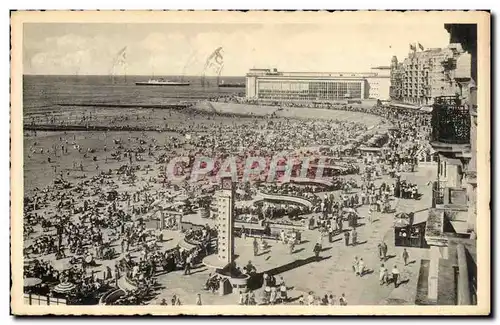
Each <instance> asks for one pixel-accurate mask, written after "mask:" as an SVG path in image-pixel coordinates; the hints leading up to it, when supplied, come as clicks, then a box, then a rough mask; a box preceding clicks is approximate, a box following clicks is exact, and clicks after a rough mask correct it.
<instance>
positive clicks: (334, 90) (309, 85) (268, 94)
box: [246, 67, 390, 102]
mask: <svg viewBox="0 0 500 325" xmlns="http://www.w3.org/2000/svg"><path fill="white" fill-rule="evenodd" d="M375 69H380V67H379V68H375ZM386 71H387V70H386ZM389 85H390V76H389V74H388V73H387V74H381V73H378V72H371V73H350V72H344V73H342V72H335V73H334V72H332V73H326V72H325V73H316V72H280V71H278V70H276V69H251V70H250V71H249V72H248V74H247V76H246V97H247V98H248V99H259V100H272V101H309V102H311V101H318V102H334V101H339V100H346V99H356V100H363V99H370V98H374V99H384V100H385V99H388V98H389Z"/></svg>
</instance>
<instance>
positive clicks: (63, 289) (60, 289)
mask: <svg viewBox="0 0 500 325" xmlns="http://www.w3.org/2000/svg"><path fill="white" fill-rule="evenodd" d="M75 289H76V285H75V284H74V283H71V282H63V283H59V284H58V285H56V286H55V288H54V292H57V293H69V292H71V291H73V290H75Z"/></svg>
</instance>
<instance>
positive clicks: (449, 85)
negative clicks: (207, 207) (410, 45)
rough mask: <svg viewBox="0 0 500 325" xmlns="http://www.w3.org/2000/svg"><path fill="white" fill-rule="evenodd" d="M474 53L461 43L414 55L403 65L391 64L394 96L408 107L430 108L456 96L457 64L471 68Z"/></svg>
mask: <svg viewBox="0 0 500 325" xmlns="http://www.w3.org/2000/svg"><path fill="white" fill-rule="evenodd" d="M468 61H470V53H467V52H465V51H464V50H463V48H462V46H461V44H460V43H452V44H450V45H449V46H448V47H446V48H431V49H426V50H424V51H413V52H411V53H409V54H408V57H406V58H405V59H404V60H403V62H398V59H397V58H396V57H393V58H392V60H391V77H390V78H391V87H390V96H391V99H392V100H394V101H398V102H402V103H405V104H413V105H421V106H430V105H432V104H433V103H434V100H435V99H436V98H437V97H441V96H455V95H456V94H458V93H459V85H458V83H457V81H456V79H455V76H454V73H455V72H456V64H457V62H461V63H462V64H463V65H464V66H465V65H469V66H470V64H468V63H467V62H468Z"/></svg>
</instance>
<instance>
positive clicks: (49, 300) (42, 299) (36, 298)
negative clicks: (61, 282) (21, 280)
mask: <svg viewBox="0 0 500 325" xmlns="http://www.w3.org/2000/svg"><path fill="white" fill-rule="evenodd" d="M24 304H26V305H43V306H50V305H66V304H67V302H66V299H63V298H55V297H49V296H41V295H35V294H31V293H25V294H24Z"/></svg>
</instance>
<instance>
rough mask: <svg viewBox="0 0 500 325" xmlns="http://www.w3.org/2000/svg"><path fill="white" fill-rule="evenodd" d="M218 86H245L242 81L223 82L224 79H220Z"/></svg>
mask: <svg viewBox="0 0 500 325" xmlns="http://www.w3.org/2000/svg"><path fill="white" fill-rule="evenodd" d="M219 87H222V88H245V83H244V82H228V83H226V82H224V80H222V81H221V82H220V83H219Z"/></svg>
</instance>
